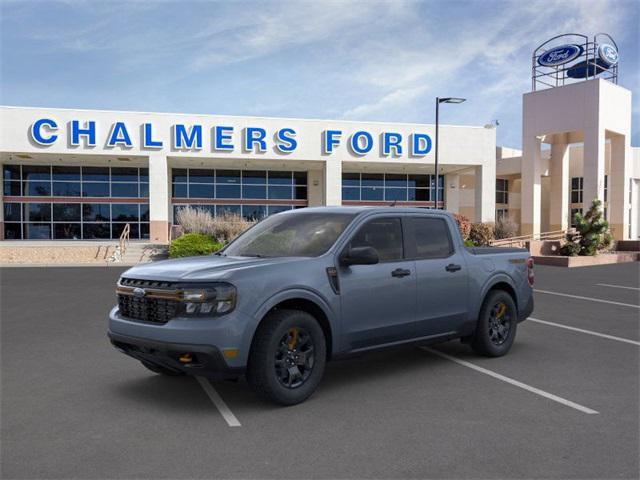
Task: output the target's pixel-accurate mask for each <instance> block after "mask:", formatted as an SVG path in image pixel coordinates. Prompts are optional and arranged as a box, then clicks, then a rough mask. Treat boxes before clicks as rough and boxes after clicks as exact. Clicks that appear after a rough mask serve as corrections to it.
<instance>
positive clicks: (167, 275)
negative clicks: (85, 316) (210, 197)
mask: <svg viewBox="0 0 640 480" xmlns="http://www.w3.org/2000/svg"><path fill="white" fill-rule="evenodd" d="M532 284H533V262H532V260H531V258H530V257H529V254H528V252H527V251H526V250H524V249H515V248H467V247H465V245H464V243H463V241H462V237H461V236H460V233H459V231H458V228H457V225H456V223H455V220H454V219H453V217H452V216H451V214H449V213H447V212H443V211H438V210H424V209H418V208H391V207H381V208H376V207H320V208H305V209H300V210H292V211H289V212H284V213H279V214H277V215H273V216H270V217H268V218H266V219H264V220H262V221H261V222H259V223H258V224H256V225H255V226H254V227H252V228H250V229H249V230H247V231H246V232H245V233H243V234H242V235H241V236H240V237H238V238H237V239H236V240H235V241H233V242H232V243H230V244H229V245H228V246H227V247H226V248H225V249H224V250H222V251H221V252H218V253H216V254H214V255H211V256H207V257H192V258H186V259H178V260H167V261H162V262H157V263H151V264H144V265H139V266H136V267H133V268H131V269H130V270H128V271H126V272H125V273H124V274H123V275H122V277H121V278H120V279H119V281H118V284H117V297H118V305H117V306H116V307H114V308H113V310H111V313H110V315H109V333H108V334H109V337H110V339H111V342H112V343H113V345H114V346H115V347H116V348H117V349H118V350H120V351H121V352H123V353H125V354H127V355H129V356H131V357H133V358H135V359H137V360H140V361H141V362H142V364H143V365H144V366H145V367H147V368H148V369H149V370H152V371H153V372H156V373H160V374H166V375H180V374H191V375H201V376H205V377H209V378H238V377H239V376H240V375H242V374H244V375H246V378H247V381H248V383H249V384H250V385H251V387H252V388H253V389H254V390H255V392H256V393H257V394H258V395H260V396H261V397H263V398H266V399H268V400H271V401H274V402H276V403H279V404H282V405H293V404H296V403H299V402H302V401H304V400H305V399H306V398H308V397H309V396H310V395H311V394H312V393H313V392H314V390H315V389H316V387H317V386H318V384H319V382H320V379H321V378H322V375H323V373H324V369H325V364H326V362H327V361H329V360H332V359H336V358H339V357H343V356H347V355H351V354H354V353H361V352H365V351H368V350H373V349H379V348H387V347H393V346H399V345H405V344H415V343H418V344H429V343H436V342H442V341H446V340H451V339H455V338H459V339H461V340H462V341H463V342H464V343H468V344H469V345H471V347H472V348H473V349H474V350H475V351H476V352H477V353H479V354H481V355H486V356H491V357H497V356H501V355H504V354H505V353H507V352H508V351H509V349H510V347H511V345H512V343H513V341H514V338H515V334H516V327H517V324H518V322H520V321H522V320H524V319H525V318H527V316H528V315H529V314H530V313H531V312H532V311H533V295H532Z"/></svg>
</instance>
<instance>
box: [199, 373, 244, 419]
mask: <svg viewBox="0 0 640 480" xmlns="http://www.w3.org/2000/svg"><path fill="white" fill-rule="evenodd" d="M196 380H198V383H199V384H200V386H201V387H202V389H203V390H204V391H205V392H206V394H207V395H208V396H209V398H210V399H211V401H212V402H213V404H214V405H215V406H216V408H217V409H218V411H219V412H220V415H222V417H223V418H224V420H225V421H226V422H227V425H229V426H230V427H240V426H241V425H240V422H239V421H238V419H237V418H236V416H235V415H234V414H233V412H232V411H231V410H230V409H229V407H227V404H226V403H225V402H224V400H223V399H222V397H221V396H220V394H219V393H218V392H217V391H216V389H215V388H213V385H211V382H209V380H208V379H206V378H204V377H196Z"/></svg>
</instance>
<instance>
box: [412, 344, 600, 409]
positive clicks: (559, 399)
mask: <svg viewBox="0 0 640 480" xmlns="http://www.w3.org/2000/svg"><path fill="white" fill-rule="evenodd" d="M420 348H422V349H423V350H425V351H427V352H429V353H433V354H434V355H437V356H439V357H442V358H446V359H447V360H450V361H452V362H454V363H457V364H458V365H462V366H463V367H467V368H470V369H472V370H475V371H476V372H480V373H484V374H485V375H489V376H490V377H493V378H496V379H498V380H501V381H503V382H506V383H508V384H510V385H513V386H515V387H518V388H522V389H523V390H527V391H528V392H531V393H535V394H536V395H540V396H541V397H544V398H548V399H549V400H553V401H554V402H557V403H560V404H562V405H565V406H567V407H569V408H573V409H574V410H578V411H579V412H582V413H586V414H588V415H597V414H598V412H597V411H595V410H592V409H590V408H587V407H585V406H583V405H580V404H578V403H575V402H572V401H570V400H567V399H566V398H562V397H558V396H557V395H554V394H552V393H549V392H545V391H544V390H540V389H539V388H536V387H532V386H531V385H527V384H526V383H522V382H519V381H518V380H514V379H513V378H509V377H505V376H504V375H500V374H499V373H496V372H494V371H492V370H487V369H486V368H483V367H480V366H478V365H475V364H473V363H470V362H467V361H466V360H462V359H460V358H457V357H454V356H452V355H449V354H446V353H444V352H440V351H438V350H434V349H433V348H429V347H420Z"/></svg>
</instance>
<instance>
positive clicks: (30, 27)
mask: <svg viewBox="0 0 640 480" xmlns="http://www.w3.org/2000/svg"><path fill="white" fill-rule="evenodd" d="M639 25H640V2H639V1H637V0H615V1H614V0H601V1H590V0H561V1H548V0H545V1H537V0H515V1H497V0H472V1H455V0H454V1H451V0H450V1H445V0H432V1H405V0H394V1H375V0H368V1H367V0H364V1H362V0H361V1H349V0H343V1H297V2H288V1H269V2H266V1H263V2H245V1H225V2H222V1H220V2H218V1H196V0H182V1H160V0H156V1H154V0H147V1H144V0H141V1H127V2H123V1H109V0H97V1H90V0H65V1H54V0H51V1H45V0H41V1H29V0H22V1H17V0H0V56H1V60H2V61H1V67H0V68H1V70H0V104H2V105H17V106H35V107H52V108H53V107H59V108H82V109H103V110H130V111H149V112H176V113H203V114H218V115H249V116H267V117H289V118H318V119H336V120H356V121H358V120H360V121H381V122H408V123H414V122H415V123H433V122H434V116H435V112H434V111H435V105H434V104H435V97H436V96H441V97H447V96H456V97H464V98H467V99H468V100H467V102H465V103H463V104H460V105H444V106H443V107H442V109H441V122H443V123H448V124H462V125H485V124H487V123H490V122H492V121H495V120H498V122H499V126H498V127H497V142H498V145H504V146H510V147H515V148H519V147H520V146H521V132H522V94H523V93H525V92H528V91H530V90H531V54H532V51H533V50H534V49H535V48H536V47H537V46H538V45H539V44H541V43H543V42H544V41H545V40H547V39H549V38H551V37H553V36H555V35H558V34H561V33H568V32H575V33H584V34H586V35H589V36H592V35H593V34H595V33H598V32H607V33H609V34H611V35H612V36H613V38H614V39H615V40H616V42H617V43H618V46H619V52H620V64H619V83H620V84H621V85H622V86H624V87H626V88H629V89H631V90H632V91H633V94H634V105H633V137H632V144H633V145H634V146H637V145H640V99H639V98H638V97H639V94H640V91H639V89H638V85H640V38H639V36H640V33H639Z"/></svg>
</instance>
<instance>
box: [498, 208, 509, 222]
mask: <svg viewBox="0 0 640 480" xmlns="http://www.w3.org/2000/svg"><path fill="white" fill-rule="evenodd" d="M506 218H509V209H507V208H496V221H498V220H503V219H506Z"/></svg>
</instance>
